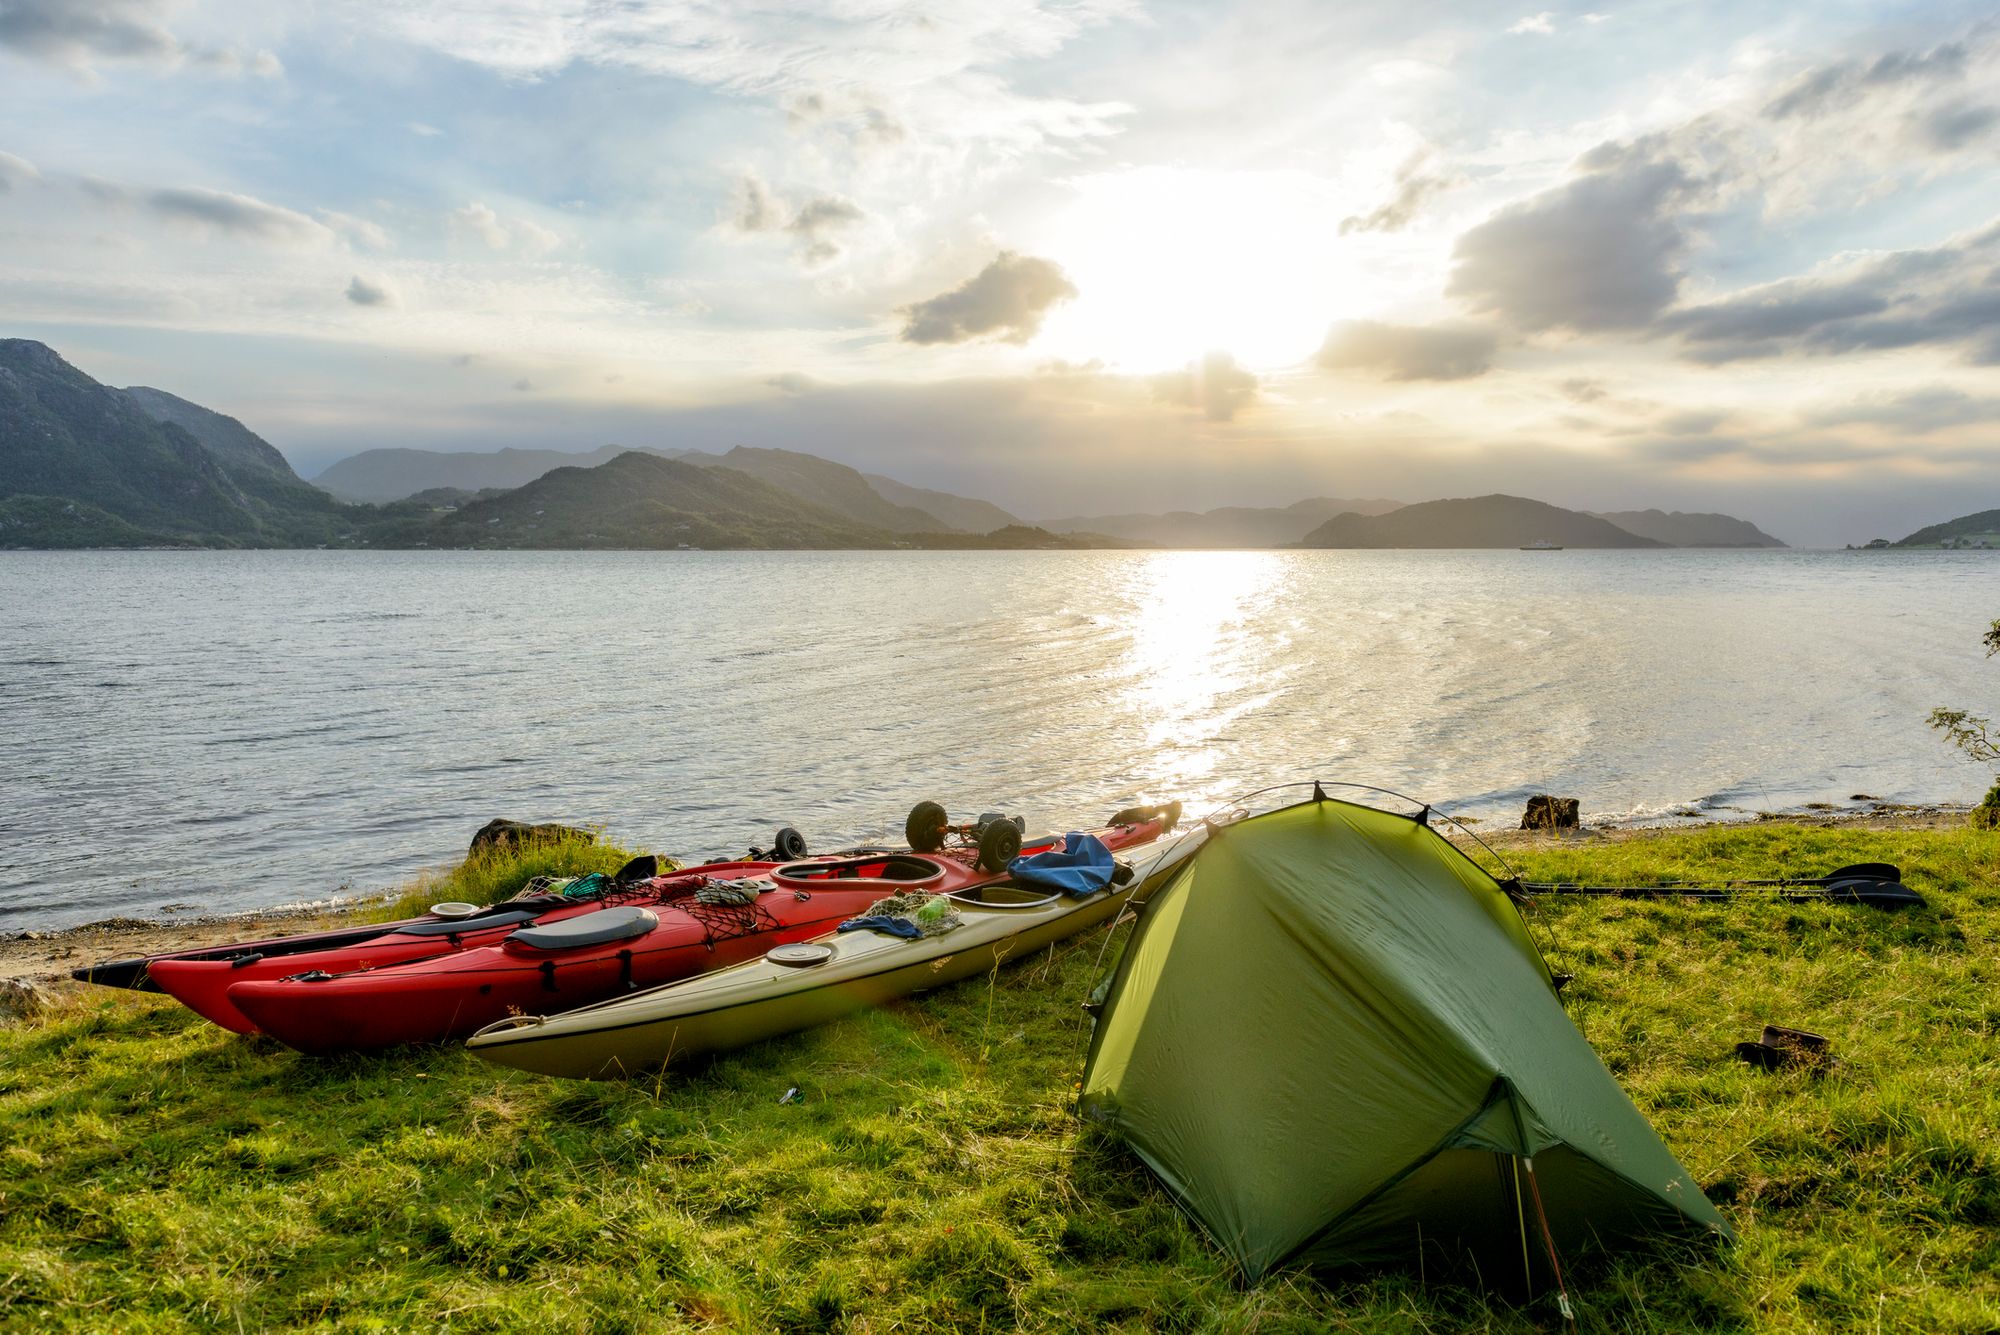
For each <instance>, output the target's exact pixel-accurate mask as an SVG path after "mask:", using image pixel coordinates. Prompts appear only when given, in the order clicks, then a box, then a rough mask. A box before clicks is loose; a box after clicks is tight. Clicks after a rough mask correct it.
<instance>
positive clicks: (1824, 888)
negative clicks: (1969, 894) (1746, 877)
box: [1516, 876, 1925, 909]
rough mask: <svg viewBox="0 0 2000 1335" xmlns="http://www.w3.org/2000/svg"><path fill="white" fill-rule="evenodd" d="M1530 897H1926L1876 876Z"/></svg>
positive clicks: (1870, 900) (1545, 885)
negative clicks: (1773, 893) (1766, 891)
mask: <svg viewBox="0 0 2000 1335" xmlns="http://www.w3.org/2000/svg"><path fill="white" fill-rule="evenodd" d="M1516 884H1518V885H1519V886H1520V888H1521V891H1522V893H1524V894H1530V895H1596V896H1603V897H1606V898H1613V899H1738V898H1741V897H1742V896H1741V893H1740V892H1741V891H1742V890H1745V889H1751V888H1771V889H1777V890H1781V891H1785V892H1786V893H1781V894H1780V895H1779V896H1778V898H1779V899H1785V900H1792V901H1798V900H1807V899H1826V900H1832V901H1834V902H1836V903H1841V904H1866V905H1868V906H1869V907H1870V908H1878V909H1899V908H1911V907H1922V906H1923V904H1924V903H1925V900H1924V897H1923V896H1922V895H1920V894H1918V893H1917V892H1916V891H1914V890H1912V889H1910V888H1909V887H1908V886H1906V885H1904V884H1903V883H1902V882H1901V881H1892V880H1884V879H1882V878H1879V877H1874V876H1849V877H1842V878H1840V879H1837V880H1836V879H1834V878H1833V877H1831V876H1828V877H1823V878H1819V879H1815V880H1811V881H1805V880H1798V881H1741V882H1731V883H1726V884H1724V885H1719V886H1704V885H1574V884H1569V883H1567V882H1564V883H1554V882H1538V881H1522V882H1517V883H1516Z"/></svg>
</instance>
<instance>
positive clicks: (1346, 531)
mask: <svg viewBox="0 0 2000 1335" xmlns="http://www.w3.org/2000/svg"><path fill="white" fill-rule="evenodd" d="M1536 542H1551V543H1555V544H1556V545H1558V546H1562V547H1664V546H1666V545H1667V544H1666V543H1663V542H1660V541H1658V540H1656V539H1653V538H1642V537H1640V536H1639V535H1638V534H1636V533H1628V532H1626V531H1625V530H1624V529H1622V528H1619V527H1618V526H1617V525H1616V524H1613V523H1610V522H1609V521H1607V520H1603V519H1599V518H1598V517H1597V516H1596V515H1588V514H1584V513H1582V512H1581V511H1577V510H1565V509H1562V508H1561V507H1560V506H1555V505H1549V504H1548V503H1546V502H1544V501H1531V500H1528V499H1527V498H1525V497H1521V496H1497V495H1496V496H1476V497H1470V498H1466V499H1460V500H1449V501H1424V502H1422V503H1420V504H1417V505H1406V506H1404V507H1403V508H1402V509H1400V510H1392V511H1390V512H1389V513H1388V514H1384V515H1361V514H1342V515H1335V516H1334V517H1333V518H1331V519H1329V520H1327V521H1326V522H1325V523H1324V524H1321V525H1320V526H1319V527H1318V528H1316V529H1314V530H1313V531H1312V532H1311V533H1308V534H1307V535H1306V536H1305V540H1304V541H1303V542H1302V543H1301V544H1300V545H1301V546H1304V547H1400V548H1412V547H1525V546H1527V545H1529V544H1531V543H1536Z"/></svg>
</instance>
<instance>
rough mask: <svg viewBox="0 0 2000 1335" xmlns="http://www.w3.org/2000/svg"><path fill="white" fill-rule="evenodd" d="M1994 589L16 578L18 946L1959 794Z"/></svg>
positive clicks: (1681, 557)
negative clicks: (145, 925) (585, 870)
mask: <svg viewBox="0 0 2000 1335" xmlns="http://www.w3.org/2000/svg"><path fill="white" fill-rule="evenodd" d="M1996 573H2000V567H1996V565H1995V563H1994V560H1993V558H1991V557H1990V556H1983V555H1981V554H1977V553H1965V554H1958V553H1894V554H1878V553H1853V552H1793V551H1757V552H1701V551H1669V552H1583V551H1569V552H1560V553H1556V552H1549V553H1542V552H1514V551H1496V552H1487V551H1479V552H1379V551H1363V552H1331V551H1327V552H1157V553H1146V552H1029V553H1018V552H952V553H917V552H893V553H873V552H835V553H804V552H785V553H725V552H676V553H636V552H635V553H531V552H504V553H470V552H436V553H353V552H256V553H247V552H245V553H235V552H132V553H108V552H76V553H28V552H0V737H4V739H5V743H6V749H5V754H4V765H0V931H5V930H20V929H26V928H45V927H55V926H62V925H68V924H76V923H82V922H87V921H92V920H96V919H102V918H106V917H110V916H113V915H132V916H148V917H157V916H161V915H162V914H163V913H166V914H168V915H170V916H171V915H174V914H185V913H192V912H219V911H229V910H235V909H249V908H255V907H262V906H269V905H275V904H281V903H292V902H298V901H312V900H321V899H325V898H328V897H330V896H333V895H337V894H360V893H367V892H371V891H375V890H379V889H381V888H383V887H386V886H388V885H390V884H393V883H394V882H396V881H397V880H398V879H400V878H402V877H403V876H405V875H407V874H409V873H410V872H412V871H415V870H417V869H419V868H421V867H425V866H434V865H440V864H445V863H448V862H450V861H452V860H454V859H455V858H456V857H457V856H458V855H459V854H461V853H462V852H463V850H464V847H465V842H466V840H467V838H468V837H469V836H470V835H471V833H472V831H473V830H474V829H476V828H477V827H478V826H479V825H481V824H482V823H484V822H485V821H486V820H488V819H490V818H491V817H493V816H508V817H512V818H515V819H522V820H555V821H564V822H570V823H579V824H591V825H598V826H601V827H602V828H603V829H604V831H605V832H606V834H607V835H609V836H610V837H612V838H615V839H616V840H618V841H619V842H621V843H624V844H627V845H629V846H632V847H637V848H646V849H652V850H658V851H662V852H668V853H672V854H675V855H677V856H681V857H686V858H700V857H707V856H713V855H722V854H730V853H740V852H741V851H742V850H743V849H744V848H746V847H747V846H749V845H750V844H751V843H753V842H756V843H760V844H765V843H768V841H769V838H770V835H771V833H772V831H773V830H775V829H776V828H777V827H778V826H780V825H785V824H790V825H796V826H798V827H799V828H800V829H801V830H803V831H804V833H805V834H806V836H807V838H808V840H809V841H810V842H811V843H812V845H813V846H814V847H815V848H823V849H831V848H834V847H837V846H841V845H845V844H851V843H855V842H859V841H864V840H877V839H882V838H892V839H899V838H900V832H901V826H902V820H903V816H904V814H905V813H906V812H907V811H908V809H909V807H910V806H911V805H912V804H913V803H914V802H916V801H918V800H919V799H924V798H932V799H936V800H939V801H941V802H943V803H944V804H945V805H946V807H947V808H948V809H949V810H950V811H952V812H953V813H954V815H955V816H957V815H964V816H967V817H970V816H972V815H974V814H976V813H977V812H979V811H980V810H982V809H984V810H997V809H1004V810H1006V811H1008V812H1020V813H1022V814H1024V815H1026V816H1027V817H1028V820H1029V823H1030V824H1031V825H1032V826H1034V827H1037V828H1048V829H1065V828H1071V827H1075V826H1079V825H1089V824H1095V823H1097V822H1099V821H1101V820H1102V819H1103V818H1104V817H1105V816H1106V815H1108V814H1109V813H1110V812H1111V811H1112V810H1114V809H1115V808H1117V807H1119V806H1122V805H1125V804H1127V803H1129V802H1132V801H1134V800H1138V799H1141V798H1143V799H1149V800H1151V799H1166V798H1170V797H1180V798H1183V799H1185V800H1186V801H1187V803H1188V806H1189V809H1190V810H1191V811H1201V810H1205V809H1207V808H1208V807H1209V806H1211V805H1213V804H1216V803H1219V802H1222V801H1224V800H1226V799H1228V798H1230V797H1231V796H1233V795H1236V794H1240V793H1244V792H1247V791H1249V790H1252V789H1256V788H1260V787H1263V786H1265V785H1268V784H1272V783H1278V782H1283V781H1287V780H1293V779H1299V778H1307V777H1311V776H1315V775H1317V776H1321V777H1324V778H1328V779H1339V780H1350V781H1356V782H1362V783H1370V784H1379V785H1383V786H1386V787H1389V788H1394V789H1398V790H1400V791H1402V792H1406V793H1410V794H1414V795H1417V796H1419V797H1421V798H1424V799H1426V800H1429V801H1432V802H1434V803H1436V804H1437V805H1438V806H1440V807H1441V808H1444V809H1447V810H1449V811H1451V812H1453V813H1457V814H1466V815H1471V816H1476V817H1481V818H1484V819H1486V820H1489V821H1492V820H1506V821H1508V822H1510V823H1511V821H1512V820H1513V819H1514V818H1516V817H1517V816H1518V814H1519V811H1520V808H1521V804H1522V802H1523V800H1524V799H1525V797H1526V796H1527V795H1528V794H1529V793H1532V792H1554V793H1561V794H1574V795H1576V796H1578V797H1580V798H1581V799H1582V801H1583V807H1584V811H1585V813H1586V817H1587V818H1595V817H1606V816H1610V817H1616V818H1619V819H1625V820H1647V819H1661V818H1667V819H1674V818H1675V817H1673V815H1672V813H1675V812H1678V811H1684V810H1689V809H1694V810H1699V811H1701V812H1702V813H1703V814H1704V815H1705V816H1707V817H1709V818H1721V819H1727V818H1748V817H1749V816H1751V815H1752V814H1754V813H1755V812H1757V811H1776V810H1784V809H1789V808H1797V807H1800V806H1802V805H1803V804H1805V803H1809V802H1830V803H1833V804H1836V805H1840V806H1847V805H1850V802H1849V799H1850V798H1851V797H1852V796H1853V795H1855V794H1864V793H1865V794H1868V795H1870V796H1872V797H1876V798H1882V799H1888V800H1896V801H1928V800H1956V801H1966V800H1972V799H1974V798H1976V796H1977V794H1978V793H1979V792H1980V791H1981V790H1982V789H1983V787H1984V784H1985V782H1987V781H1990V780H1989V776H1987V775H1986V774H1985V773H1984V771H1982V770H1980V769H1979V768H1977V767H1975V766H1972V765H1970V764H1968V763H1966V762H1964V761H1962V760H1960V759H1958V758H1957V757H1956V755H1955V753H1953V752H1950V751H1948V750H1947V749H1946V748H1945V747H1944V746H1943V745H1942V744H1941V743H1940V742H1939V741H1938V739H1937V737H1936V736H1935V735H1934V734H1933V733H1931V732H1930V731H1929V730H1928V729H1926V728H1925V726H1924V715H1925V713H1926V712H1927V711H1928V710H1929V709H1930V708H1931V707H1932V706H1934V705H1939V704H1956V705H1964V706H1969V707H1980V706H1983V705H1985V704H1988V703H1990V702H1993V701H1994V700H1995V697H1996V696H2000V664H1991V663H1987V662H1985V661H1984V660H1983V659H1982V658H1981V657H1980V652H1979V645H1978V639H1979V634H1980V632H1981V630H1982V629H1983V628H1984V627H1985V625H1986V624H1987V623H1988V622H1990V621H1991V620H1992V618H1993V617H1994V616H1995V615H1996V614H2000V606H1995V597H1994V591H1995V589H1996V588H2000V580H1996V579H1995V575H1996Z"/></svg>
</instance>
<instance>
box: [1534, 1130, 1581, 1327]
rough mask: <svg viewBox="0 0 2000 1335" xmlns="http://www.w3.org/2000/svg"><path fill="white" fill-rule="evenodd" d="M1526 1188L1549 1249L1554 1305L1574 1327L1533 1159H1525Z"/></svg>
mask: <svg viewBox="0 0 2000 1335" xmlns="http://www.w3.org/2000/svg"><path fill="white" fill-rule="evenodd" d="M1527 1166H1528V1189H1529V1190H1531V1191H1533V1192H1534V1193H1535V1219H1536V1220H1537V1221H1538V1222H1539V1223H1540V1224H1541V1226H1542V1243H1543V1245H1545V1246H1546V1247H1547V1248H1548V1249H1549V1269H1550V1270H1552V1271H1554V1272H1555V1277H1556V1306H1557V1307H1559V1308H1561V1309H1562V1314H1563V1321H1564V1322H1565V1323H1566V1324H1567V1325H1568V1326H1569V1328H1570V1329H1571V1330H1575V1329H1576V1309H1575V1308H1574V1307H1572V1306H1571V1305H1570V1301H1569V1285H1568V1284H1566V1283H1564V1282H1563V1268H1562V1262H1561V1261H1559V1260H1557V1259H1556V1238H1555V1234H1553V1233H1551V1232H1550V1231H1549V1214H1548V1211H1547V1210H1544V1209H1543V1208H1542V1184H1541V1183H1539V1182H1537V1181H1536V1180H1535V1161H1534V1159H1533V1157H1530V1158H1529V1159H1528V1160H1527Z"/></svg>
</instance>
